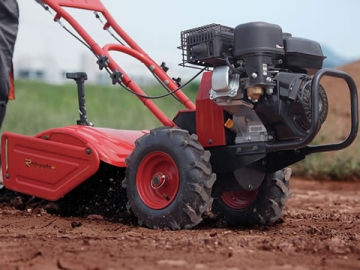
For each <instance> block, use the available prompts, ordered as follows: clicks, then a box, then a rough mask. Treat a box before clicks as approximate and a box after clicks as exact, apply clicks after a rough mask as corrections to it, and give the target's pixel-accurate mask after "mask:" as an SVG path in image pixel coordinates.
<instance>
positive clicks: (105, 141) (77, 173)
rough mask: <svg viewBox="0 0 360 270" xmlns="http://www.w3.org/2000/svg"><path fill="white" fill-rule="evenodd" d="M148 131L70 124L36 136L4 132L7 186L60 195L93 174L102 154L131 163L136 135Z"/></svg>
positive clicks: (110, 159) (50, 196) (113, 162)
mask: <svg viewBox="0 0 360 270" xmlns="http://www.w3.org/2000/svg"><path fill="white" fill-rule="evenodd" d="M145 133H146V131H131V130H115V129H109V128H93V127H88V126H67V127H62V128H54V129H50V130H47V131H43V132H41V133H39V134H37V135H36V136H34V137H29V136H24V135H20V134H14V133H9V132H5V133H4V134H3V136H2V146H3V147H2V153H1V154H2V157H3V158H2V161H1V162H2V164H1V165H2V173H3V179H4V185H5V187H6V188H8V189H10V190H13V191H18V192H21V193H23V194H28V195H32V196H35V197H39V198H42V199H46V200H51V201H55V200H58V199H60V198H61V197H62V196H64V195H65V194H67V193H68V192H70V191H71V190H73V189H74V188H75V187H77V186H78V185H80V184H81V183H82V182H84V181H85V180H87V179H88V178H89V177H91V176H92V175H94V174H95V173H96V172H97V171H98V169H99V166H100V160H101V161H103V162H106V163H108V164H111V165H113V166H117V167H126V164H125V159H126V157H127V156H128V155H129V154H130V153H131V152H132V151H133V149H134V142H135V140H136V139H137V138H138V137H140V136H142V135H144V134H145Z"/></svg>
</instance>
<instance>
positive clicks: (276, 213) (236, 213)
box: [212, 168, 291, 226]
mask: <svg viewBox="0 0 360 270" xmlns="http://www.w3.org/2000/svg"><path fill="white" fill-rule="evenodd" d="M290 175H291V169H290V168H285V169H283V170H280V171H277V172H276V173H272V174H268V175H266V176H265V179H264V181H263V183H262V184H261V186H260V187H259V190H258V194H257V196H256V198H255V200H254V201H253V202H252V203H251V204H250V205H249V206H247V207H246V208H243V209H234V208H231V207H229V206H228V205H227V204H225V203H224V202H223V201H222V199H221V197H220V198H218V199H215V200H214V203H213V206H212V213H213V214H215V215H217V217H218V218H219V220H220V221H222V222H223V223H225V224H227V225H231V226H254V225H269V224H272V223H274V222H275V221H277V220H278V219H279V218H280V217H281V216H282V213H283V208H284V206H285V203H286V202H287V201H288V199H289V198H290V197H291V191H290V189H289V179H290Z"/></svg>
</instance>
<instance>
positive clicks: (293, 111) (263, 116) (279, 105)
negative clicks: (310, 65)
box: [254, 72, 328, 140]
mask: <svg viewBox="0 0 360 270" xmlns="http://www.w3.org/2000/svg"><path fill="white" fill-rule="evenodd" d="M274 81H276V88H275V89H274V94H273V95H271V96H264V97H263V98H262V99H260V100H259V102H258V103H257V105H256V107H255V108H254V110H255V112H256V113H257V115H258V116H259V118H260V120H261V121H262V122H263V124H264V126H265V127H266V128H267V130H268V131H269V133H270V134H271V133H272V135H273V136H275V139H276V140H294V139H302V138H304V137H305V136H306V134H307V133H308V131H309V129H310V127H311V125H312V123H311V108H312V107H311V106H317V107H318V110H319V113H320V114H319V116H320V117H319V123H317V125H318V130H320V127H321V125H322V124H323V123H324V121H325V119H326V116H327V112H328V100H327V97H326V93H325V90H324V88H323V87H322V86H320V87H319V89H318V91H319V104H312V102H311V78H310V77H309V76H307V75H306V74H301V73H286V72H279V73H278V74H277V75H276V76H275V78H274Z"/></svg>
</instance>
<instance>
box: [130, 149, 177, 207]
mask: <svg viewBox="0 0 360 270" xmlns="http://www.w3.org/2000/svg"><path fill="white" fill-rule="evenodd" d="M179 183H180V181H179V172H178V169H177V167H176V164H175V162H174V160H173V159H172V158H171V157H170V156H169V155H168V154H166V153H163V152H153V153H150V154H148V155H146V156H145V158H144V159H143V160H142V161H141V162H140V165H139V167H138V171H137V173H136V188H137V191H138V193H139V196H140V198H141V200H142V201H143V203H144V204H146V205H147V206H148V207H150V208H152V209H157V210H158V209H163V208H165V207H167V206H168V205H170V204H171V203H172V201H173V200H174V199H175V197H176V194H177V192H178V190H179Z"/></svg>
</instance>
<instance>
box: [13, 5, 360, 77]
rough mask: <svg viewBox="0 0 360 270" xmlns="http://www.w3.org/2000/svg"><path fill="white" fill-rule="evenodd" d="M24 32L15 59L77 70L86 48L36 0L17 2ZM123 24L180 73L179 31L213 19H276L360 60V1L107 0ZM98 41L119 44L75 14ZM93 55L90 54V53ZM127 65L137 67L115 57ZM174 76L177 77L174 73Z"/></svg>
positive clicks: (86, 15)
mask: <svg viewBox="0 0 360 270" xmlns="http://www.w3.org/2000/svg"><path fill="white" fill-rule="evenodd" d="M18 2H19V6H20V14H21V15H20V31H19V36H18V41H17V44H16V50H15V63H16V60H18V59H20V58H24V57H26V56H31V58H32V59H33V58H36V57H45V58H47V59H49V68H51V66H52V62H53V61H56V62H58V64H59V65H60V66H61V67H64V68H69V69H76V68H78V66H79V56H80V55H81V54H83V53H88V52H87V50H86V48H84V47H83V46H82V45H81V44H79V43H78V42H77V41H76V40H75V39H74V38H73V37H71V36H70V35H69V34H68V33H66V32H65V31H64V30H63V29H62V28H61V27H60V26H59V25H58V24H57V23H54V22H53V20H52V17H51V16H50V14H49V13H47V12H45V11H44V10H43V9H42V8H41V6H40V5H38V4H37V3H36V2H35V0H18ZM102 2H103V4H104V5H105V7H106V8H107V9H108V10H109V11H110V12H111V13H112V15H113V17H115V19H116V20H117V21H118V23H119V25H120V26H121V27H123V29H125V31H127V33H128V34H129V35H130V36H131V37H132V38H133V39H134V40H135V41H136V42H137V43H138V44H139V45H140V46H141V47H142V48H143V49H144V50H145V51H146V52H147V53H148V54H149V55H150V56H151V57H152V58H153V59H154V60H156V61H157V62H159V63H160V62H162V61H165V62H166V63H167V64H168V66H169V67H170V69H173V71H174V72H180V73H181V72H182V71H181V69H182V68H181V69H180V68H179V67H177V64H178V63H180V61H181V51H180V50H179V49H177V46H179V45H180V32H181V31H182V30H186V29H189V28H193V27H198V26H202V25H205V24H209V23H220V24H223V25H226V26H231V27H235V26H236V25H238V24H241V23H247V22H251V21H264V22H269V23H275V24H278V25H280V26H281V27H282V29H283V31H284V32H290V33H292V34H293V36H298V37H303V38H308V39H313V40H316V41H318V42H319V43H320V44H322V45H326V46H327V47H329V48H330V49H332V50H334V51H335V52H336V53H338V54H340V55H341V56H344V57H346V58H349V59H360V32H359V31H358V27H359V22H358V19H357V18H358V16H359V12H360V1H359V0H317V1H315V0H302V1H297V0H292V1H289V0H287V1H286V0H281V1H277V0H273V1H268V0H258V1H242V0H221V1H211V0H207V1H205V0H181V1H179V0H172V1H169V0H153V1H149V0H103V1H102ZM73 14H74V16H75V17H77V18H79V21H80V22H81V23H82V24H83V25H84V26H85V28H86V29H87V30H89V32H90V33H91V34H92V36H93V37H94V38H95V39H96V40H98V42H99V44H101V45H104V44H105V43H115V41H114V40H113V39H112V38H111V37H110V36H109V35H108V34H107V32H106V31H103V30H102V28H101V24H100V22H98V21H97V20H96V19H95V16H94V15H93V14H92V13H91V12H82V11H81V12H73ZM89 54H90V53H89ZM116 59H118V61H121V63H124V68H125V70H126V68H127V67H126V65H128V66H129V68H130V69H131V68H132V69H134V67H135V66H136V65H137V64H135V63H134V62H133V61H132V60H130V59H129V58H128V57H123V56H116ZM174 76H176V75H174Z"/></svg>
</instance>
